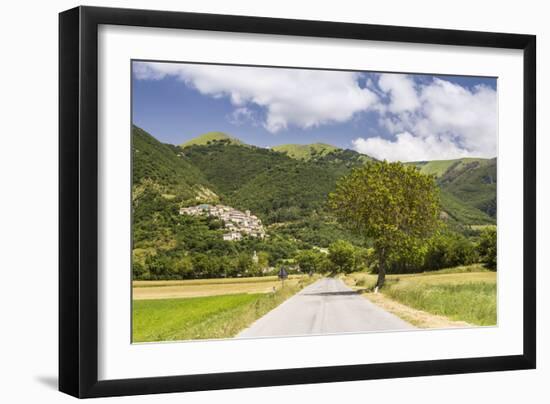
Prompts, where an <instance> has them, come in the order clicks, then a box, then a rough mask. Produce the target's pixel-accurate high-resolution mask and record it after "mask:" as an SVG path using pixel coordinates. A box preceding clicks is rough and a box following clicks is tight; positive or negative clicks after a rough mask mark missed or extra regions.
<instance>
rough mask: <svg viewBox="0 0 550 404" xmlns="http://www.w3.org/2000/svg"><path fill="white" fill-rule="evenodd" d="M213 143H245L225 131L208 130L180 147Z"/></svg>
mask: <svg viewBox="0 0 550 404" xmlns="http://www.w3.org/2000/svg"><path fill="white" fill-rule="evenodd" d="M211 143H223V144H240V145H242V144H244V143H243V142H241V141H240V140H239V139H237V138H235V137H233V136H230V135H228V134H226V133H223V132H208V133H204V134H202V135H200V136H197V137H195V138H193V139H191V140H188V141H187V142H185V143H182V144H181V145H180V147H182V148H185V147H189V146H196V145H207V144H211Z"/></svg>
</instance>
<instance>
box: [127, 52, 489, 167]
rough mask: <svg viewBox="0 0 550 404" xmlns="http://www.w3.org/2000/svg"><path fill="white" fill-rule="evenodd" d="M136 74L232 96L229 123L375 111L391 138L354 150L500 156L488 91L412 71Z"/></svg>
mask: <svg viewBox="0 0 550 404" xmlns="http://www.w3.org/2000/svg"><path fill="white" fill-rule="evenodd" d="M134 74H135V77H136V78H137V79H140V80H161V79H163V78H165V77H167V76H173V77H176V78H177V79H179V80H181V81H183V82H184V83H185V84H186V85H187V86H189V87H191V88H194V89H196V90H197V91H198V92H200V93H201V94H203V95H207V96H210V97H214V98H224V97H226V98H228V99H229V100H230V102H231V103H232V105H233V106H234V110H233V111H232V113H230V114H228V116H227V119H228V120H229V122H231V123H233V124H235V125H242V124H245V123H252V124H255V125H263V126H264V127H265V128H266V129H267V130H268V131H270V132H271V133H276V132H279V131H281V130H284V129H286V128H288V127H289V126H294V127H298V128H312V127H317V126H320V125H324V124H327V123H345V122H348V121H350V120H351V119H352V118H353V117H354V116H357V115H356V114H357V113H359V112H363V111H373V112H374V113H375V114H377V123H378V129H380V130H381V133H382V134H383V135H384V136H383V137H382V136H380V137H374V138H373V137H369V138H367V137H366V136H364V137H358V138H356V139H355V140H354V141H353V146H354V148H355V149H356V150H357V151H359V152H361V153H366V154H370V155H372V156H373V157H376V158H379V159H387V160H392V161H393V160H402V161H413V160H432V159H449V158H459V157H464V156H476V157H494V156H495V155H496V139H497V97H496V91H495V90H493V89H492V88H489V87H486V86H481V85H480V86H476V87H474V88H471V89H469V88H465V87H462V86H460V85H458V84H454V83H452V82H450V81H446V80H441V79H437V78H434V79H433V80H431V81H429V82H427V83H424V84H422V83H420V82H419V81H418V80H415V78H414V76H411V75H406V74H391V73H384V74H364V73H354V72H340V71H323V70H300V69H277V68H259V67H245V66H221V65H193V64H177V63H145V62H140V63H134ZM360 78H361V79H363V78H364V79H366V81H365V83H366V88H361V87H360V86H359V79H360ZM253 106H256V107H260V108H262V112H261V113H258V112H257V111H256V109H255V108H253ZM264 112H265V114H264ZM375 128H376V125H375ZM371 129H372V128H371Z"/></svg>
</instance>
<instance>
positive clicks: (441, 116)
mask: <svg viewBox="0 0 550 404" xmlns="http://www.w3.org/2000/svg"><path fill="white" fill-rule="evenodd" d="M387 76H388V75H381V78H380V80H379V86H380V88H381V89H382V90H383V91H386V92H387V93H388V95H389V97H390V102H389V104H388V105H387V107H386V109H385V110H384V109H381V110H380V114H381V115H380V118H379V121H380V122H379V123H380V125H381V126H383V127H385V128H386V130H388V131H389V132H390V133H394V134H396V135H395V140H389V139H386V138H382V137H374V138H368V139H365V138H357V139H355V140H354V141H353V145H354V148H355V149H356V150H357V151H359V152H361V153H365V154H370V155H372V156H373V157H376V158H379V159H386V160H391V161H395V160H401V161H415V160H435V159H451V158H460V157H465V156H472V157H473V156H475V157H494V156H495V155H496V147H497V146H496V139H497V97H496V91H495V90H493V89H492V88H489V87H487V86H476V87H474V88H473V89H467V88H464V87H462V86H460V85H458V84H454V83H451V82H449V81H446V80H441V79H437V78H436V79H434V80H433V81H432V82H431V83H429V84H425V85H422V86H419V87H418V89H417V90H415V89H414V83H412V84H411V82H412V79H410V78H407V77H404V76H403V75H390V76H401V77H400V78H399V79H396V78H395V77H394V78H392V79H391V80H388V79H387V78H385V77H387ZM411 90H413V91H414V92H415V96H416V101H415V97H413V95H412V94H411V92H410V91H411Z"/></svg>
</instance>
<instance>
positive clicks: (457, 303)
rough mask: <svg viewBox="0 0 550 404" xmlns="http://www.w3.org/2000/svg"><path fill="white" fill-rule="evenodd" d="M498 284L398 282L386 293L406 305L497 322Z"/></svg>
mask: <svg viewBox="0 0 550 404" xmlns="http://www.w3.org/2000/svg"><path fill="white" fill-rule="evenodd" d="M496 292H497V285H496V283H488V282H468V283H462V284H458V283H455V284H449V283H438V284H425V283H424V284H422V283H416V284H415V283H412V282H411V283H409V284H407V283H406V282H402V283H399V282H396V283H395V284H391V283H390V284H389V285H388V286H387V287H385V288H384V292H383V293H384V295H386V296H388V297H389V298H391V299H394V300H397V301H398V302H400V303H403V304H405V305H407V306H411V307H414V308H416V309H419V310H424V311H427V312H429V313H433V314H436V315H442V316H445V317H447V318H449V319H451V320H454V321H465V322H467V323H470V324H475V325H484V326H486V325H495V324H496V322H497V300H496Z"/></svg>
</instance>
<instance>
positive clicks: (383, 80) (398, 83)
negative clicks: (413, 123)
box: [378, 73, 420, 113]
mask: <svg viewBox="0 0 550 404" xmlns="http://www.w3.org/2000/svg"><path fill="white" fill-rule="evenodd" d="M378 86H379V87H380V89H381V90H382V91H384V92H385V93H387V94H388V96H389V98H390V102H389V104H388V110H389V111H390V112H394V113H397V112H403V111H414V110H415V109H417V108H418V107H419V106H420V100H419V98H418V95H417V93H416V89H415V84H414V80H413V79H412V78H410V77H409V76H407V75H405V74H386V73H385V74H381V75H380V78H379V80H378Z"/></svg>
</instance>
